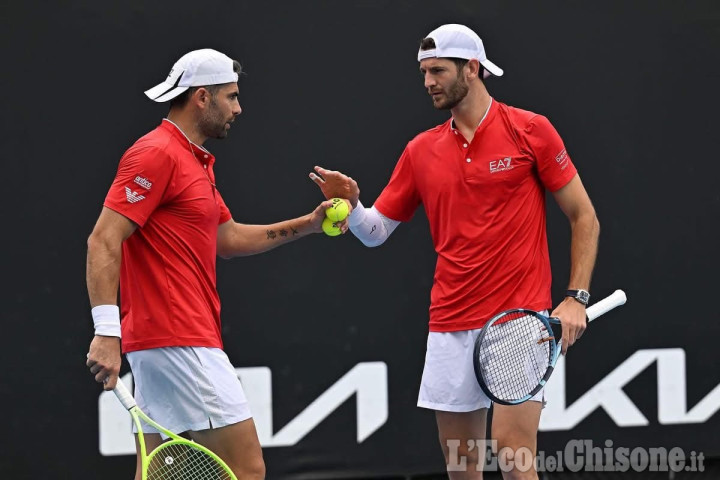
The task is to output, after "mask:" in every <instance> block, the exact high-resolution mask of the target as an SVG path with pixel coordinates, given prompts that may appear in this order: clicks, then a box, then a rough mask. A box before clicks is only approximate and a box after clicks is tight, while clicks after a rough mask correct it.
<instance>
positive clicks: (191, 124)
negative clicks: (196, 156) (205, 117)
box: [167, 110, 207, 147]
mask: <svg viewBox="0 0 720 480" xmlns="http://www.w3.org/2000/svg"><path fill="white" fill-rule="evenodd" d="M167 119H168V120H170V121H171V122H172V123H174V124H175V125H176V126H177V127H178V128H179V129H180V130H181V131H182V132H183V133H184V134H185V136H186V137H187V138H188V139H189V140H190V141H191V142H192V143H194V144H195V145H197V146H199V147H200V146H202V144H203V143H205V140H207V137H206V136H205V135H203V134H202V133H200V130H199V129H198V125H197V123H196V122H195V121H193V120H192V118H191V117H190V116H189V115H187V114H185V113H184V112H183V111H177V110H170V113H168V116H167Z"/></svg>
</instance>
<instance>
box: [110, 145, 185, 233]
mask: <svg viewBox="0 0 720 480" xmlns="http://www.w3.org/2000/svg"><path fill="white" fill-rule="evenodd" d="M174 172H175V161H174V160H173V158H172V157H170V156H169V155H168V154H167V152H165V151H164V150H162V149H161V148H158V147H155V146H144V147H134V146H133V147H130V149H129V150H128V151H127V152H125V155H123V157H122V158H121V159H120V165H118V170H117V174H116V175H115V180H114V181H113V184H112V185H111V186H110V191H109V192H108V194H107V196H106V197H105V203H104V205H105V206H106V207H108V208H110V209H112V210H114V211H116V212H118V213H119V214H121V215H123V216H125V217H127V218H129V219H130V220H132V221H133V222H135V223H137V224H138V225H139V226H140V227H142V226H143V225H145V222H147V220H148V218H150V215H151V214H152V212H153V211H154V210H155V209H156V208H157V207H158V206H159V205H161V204H162V203H163V202H164V201H165V197H166V192H167V190H168V188H167V187H168V185H169V184H170V181H171V179H172V176H173V174H174Z"/></svg>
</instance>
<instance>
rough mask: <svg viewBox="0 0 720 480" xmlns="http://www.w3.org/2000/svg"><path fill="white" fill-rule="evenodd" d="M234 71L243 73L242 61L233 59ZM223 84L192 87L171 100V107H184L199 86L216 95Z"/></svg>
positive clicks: (239, 73)
mask: <svg viewBox="0 0 720 480" xmlns="http://www.w3.org/2000/svg"><path fill="white" fill-rule="evenodd" d="M233 71H234V72H235V73H237V74H238V75H242V73H243V71H242V65H240V62H238V61H237V60H233ZM222 85H223V84H220V85H203V86H201V87H190V88H188V89H187V90H185V91H184V92H183V93H181V94H180V95H178V96H177V97H175V98H173V99H172V100H170V108H174V107H184V106H185V104H186V103H187V102H188V100H190V97H191V96H192V94H193V93H194V92H195V91H196V90H197V89H198V88H204V89H205V90H207V91H208V92H210V94H211V95H215V94H216V93H217V92H218V90H220V87H222Z"/></svg>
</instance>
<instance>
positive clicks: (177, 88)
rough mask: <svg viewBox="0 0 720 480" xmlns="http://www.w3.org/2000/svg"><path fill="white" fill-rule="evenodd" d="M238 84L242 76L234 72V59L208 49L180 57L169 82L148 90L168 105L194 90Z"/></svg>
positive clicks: (155, 97) (172, 70)
mask: <svg viewBox="0 0 720 480" xmlns="http://www.w3.org/2000/svg"><path fill="white" fill-rule="evenodd" d="M237 81H238V74H237V72H235V70H234V69H233V60H232V59H231V58H230V57H228V56H227V55H225V54H222V53H220V52H218V51H217V50H213V49H211V48H204V49H202V50H193V51H192V52H190V53H186V54H185V55H183V56H182V57H180V60H178V61H177V62H175V65H173V68H172V69H171V70H170V74H169V75H168V76H167V78H166V79H165V81H163V82H162V83H159V84H158V85H156V86H154V87H153V88H151V89H150V90H146V91H145V95H147V96H148V97H149V98H150V99H151V100H155V101H156V102H167V101H168V100H172V99H173V98H175V97H177V96H178V95H180V94H181V93H183V92H184V91H185V90H187V89H188V88H190V87H203V86H205V85H221V84H223V83H232V82H237Z"/></svg>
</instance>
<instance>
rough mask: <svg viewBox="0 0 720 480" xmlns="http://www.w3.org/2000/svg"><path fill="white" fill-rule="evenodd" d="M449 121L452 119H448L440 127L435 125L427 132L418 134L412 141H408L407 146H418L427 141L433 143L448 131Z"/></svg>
mask: <svg viewBox="0 0 720 480" xmlns="http://www.w3.org/2000/svg"><path fill="white" fill-rule="evenodd" d="M451 121H452V119H448V120H447V121H445V122H443V123H441V124H440V125H435V126H434V127H432V128H428V129H427V130H425V131H423V132H420V133H418V134H417V135H415V137H413V139H412V140H410V142H408V145H413V146H418V145H422V144H424V143H425V142H428V141H430V142H432V141H435V140H436V139H437V138H438V137H440V136H442V135H445V134H446V133H447V132H448V130H450V122H451Z"/></svg>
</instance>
